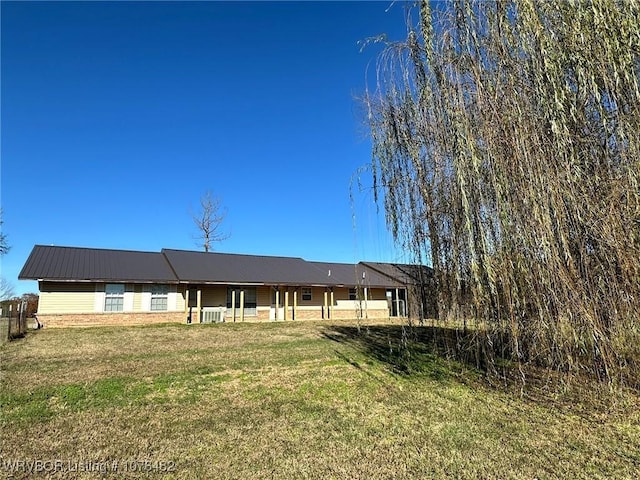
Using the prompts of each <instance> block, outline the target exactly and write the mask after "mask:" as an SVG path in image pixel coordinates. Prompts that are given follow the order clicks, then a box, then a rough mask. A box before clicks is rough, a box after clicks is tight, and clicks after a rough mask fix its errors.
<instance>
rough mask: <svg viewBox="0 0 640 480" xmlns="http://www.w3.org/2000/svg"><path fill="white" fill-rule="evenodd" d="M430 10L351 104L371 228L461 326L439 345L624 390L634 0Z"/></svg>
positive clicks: (637, 99)
mask: <svg viewBox="0 0 640 480" xmlns="http://www.w3.org/2000/svg"><path fill="white" fill-rule="evenodd" d="M434 5H435V6H434V7H433V8H434V9H433V10H432V7H431V6H430V4H429V3H428V2H423V3H421V4H420V7H419V20H418V21H417V22H412V21H411V18H410V15H408V18H409V22H408V32H409V33H408V36H407V39H406V40H405V41H403V42H398V43H391V42H388V43H387V44H386V48H385V50H384V51H383V52H382V54H381V55H380V57H379V61H378V66H377V89H376V91H375V92H368V93H367V95H366V97H365V103H366V106H367V108H368V121H369V124H370V127H371V135H372V144H373V161H372V170H373V176H374V185H375V187H376V189H377V192H378V193H379V194H383V195H384V202H385V210H386V216H387V221H388V224H389V225H390V226H391V229H392V231H393V234H394V236H395V238H396V240H398V241H399V242H401V243H402V244H403V245H404V246H405V247H406V248H407V249H410V250H411V251H412V252H414V254H415V256H416V260H418V261H424V260H426V261H428V262H429V261H430V262H431V264H432V265H433V267H434V269H435V275H436V284H437V291H438V294H437V295H438V315H439V317H440V318H441V319H447V318H452V317H453V318H455V319H457V320H459V321H462V322H469V323H470V324H472V325H471V326H473V330H474V332H478V334H477V335H473V341H472V342H468V343H465V342H455V343H454V344H452V345H451V350H452V351H453V352H455V354H456V355H460V356H463V357H465V359H466V360H469V358H472V359H473V360H474V361H475V362H476V364H477V365H478V366H481V367H484V368H486V369H487V370H488V371H492V372H496V371H497V367H496V366H497V365H498V364H499V362H498V361H497V360H498V359H499V358H501V359H504V358H507V359H509V360H512V361H515V362H517V363H519V364H521V365H522V364H535V365H542V366H546V367H551V368H556V369H558V370H560V371H563V372H567V373H569V374H572V373H584V372H586V373H588V374H590V375H594V376H595V377H597V378H599V379H601V380H605V381H609V382H614V383H630V384H634V385H638V384H640V321H639V319H640V108H638V106H639V105H640V89H639V77H640V56H639V55H640V3H638V2H613V1H608V0H602V1H600V0H594V1H593V2H556V1H533V0H516V1H512V2H472V1H468V0H459V1H454V2H449V3H437V4H434ZM411 13H412V14H413V13H415V10H414V11H412V12H411Z"/></svg>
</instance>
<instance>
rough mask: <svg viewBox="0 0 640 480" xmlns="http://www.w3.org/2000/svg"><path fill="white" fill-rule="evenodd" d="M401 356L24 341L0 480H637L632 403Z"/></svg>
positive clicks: (273, 337)
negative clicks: (508, 381) (494, 382)
mask: <svg viewBox="0 0 640 480" xmlns="http://www.w3.org/2000/svg"><path fill="white" fill-rule="evenodd" d="M405 333H406V332H405ZM402 338H403V336H402V327H401V326H400V325H372V326H369V327H363V328H361V329H360V330H359V329H357V328H356V327H354V326H353V324H350V323H348V322H342V323H341V322H336V323H320V322H304V323H293V322H291V323H282V322H280V323H267V324H218V325H194V326H187V325H159V326H148V327H129V328H121V327H120V328H115V327H114V328H111V327H108V328H107V327H105V328H88V329H58V330H55V329H51V330H48V329H44V330H41V331H37V332H33V333H29V334H28V335H27V337H26V338H23V339H20V340H17V341H14V342H10V343H6V344H3V345H0V355H1V361H2V362H1V367H0V375H1V389H0V415H1V418H0V475H3V476H9V477H11V476H12V477H11V478H33V477H34V476H38V475H34V474H33V473H30V472H37V471H38V469H39V471H40V476H41V477H44V476H49V477H51V478H103V477H105V476H107V477H109V478H141V477H142V478H216V479H220V478H246V479H252V478H259V479H260V478H265V479H266V478H282V479H305V478H313V479H316V478H317V479H331V478H336V479H337V478H340V479H343V478H344V479H367V480H369V479H390V478H396V479H404V478H420V479H423V478H474V479H475V478H500V479H503V478H505V479H506V478H549V479H551V478H585V479H586V478H589V479H591V478H637V477H638V476H640V408H639V407H640V401H639V398H638V396H636V395H634V394H633V393H629V392H626V393H625V392H621V393H619V394H617V395H616V397H615V400H613V401H607V402H605V401H600V400H598V398H597V397H595V396H594V394H593V392H594V390H589V391H590V392H591V394H590V395H585V391H588V390H585V391H582V392H576V391H571V392H566V393H565V394H563V395H558V394H551V393H548V392H546V391H545V386H544V383H543V382H541V383H539V384H538V385H535V386H532V387H530V388H529V389H528V390H525V391H524V394H521V390H520V388H519V387H517V386H508V385H507V386H500V387H496V386H490V385H489V384H488V383H487V382H486V380H485V379H484V378H483V377H482V376H481V375H480V374H478V373H475V372H474V371H473V370H471V369H470V368H468V367H462V366H460V365H457V364H455V363H453V362H448V361H445V360H443V359H440V358H438V357H436V356H434V355H432V354H431V353H430V351H429V350H428V348H425V347H424V346H422V347H420V346H419V345H414V346H413V347H412V348H411V349H410V350H409V351H408V352H407V351H405V350H399V349H398V346H399V344H400V343H401V340H402ZM411 338H412V337H411V336H409V340H408V343H409V345H411ZM607 398H609V396H607ZM19 462H23V463H19ZM37 462H40V463H37Z"/></svg>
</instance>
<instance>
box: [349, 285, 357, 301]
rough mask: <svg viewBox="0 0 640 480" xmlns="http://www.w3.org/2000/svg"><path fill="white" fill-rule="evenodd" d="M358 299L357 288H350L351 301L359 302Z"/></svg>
mask: <svg viewBox="0 0 640 480" xmlns="http://www.w3.org/2000/svg"><path fill="white" fill-rule="evenodd" d="M357 299H358V292H357V290H356V289H355V288H350V289H349V300H357Z"/></svg>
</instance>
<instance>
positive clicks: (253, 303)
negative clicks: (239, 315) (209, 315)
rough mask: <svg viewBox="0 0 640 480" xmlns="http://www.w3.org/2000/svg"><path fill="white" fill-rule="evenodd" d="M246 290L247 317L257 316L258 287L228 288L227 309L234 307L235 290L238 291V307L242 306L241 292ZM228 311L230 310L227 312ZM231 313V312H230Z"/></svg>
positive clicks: (245, 312) (245, 311) (245, 305)
mask: <svg viewBox="0 0 640 480" xmlns="http://www.w3.org/2000/svg"><path fill="white" fill-rule="evenodd" d="M241 291H244V314H245V316H247V317H255V316H256V315H257V314H258V310H257V306H258V303H257V300H256V287H241V288H238V287H236V288H231V287H229V288H227V309H231V308H233V305H232V299H233V292H236V304H235V307H236V308H238V309H239V308H240V292H241ZM227 313H228V312H227ZM228 315H230V313H228Z"/></svg>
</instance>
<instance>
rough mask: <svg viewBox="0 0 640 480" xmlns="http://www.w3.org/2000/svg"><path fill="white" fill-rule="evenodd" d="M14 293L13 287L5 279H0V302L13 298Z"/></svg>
mask: <svg viewBox="0 0 640 480" xmlns="http://www.w3.org/2000/svg"><path fill="white" fill-rule="evenodd" d="M14 295H15V291H14V289H13V285H12V284H11V282H9V281H8V280H7V279H5V278H2V277H0V301H2V300H9V299H10V298H13V297H14Z"/></svg>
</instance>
